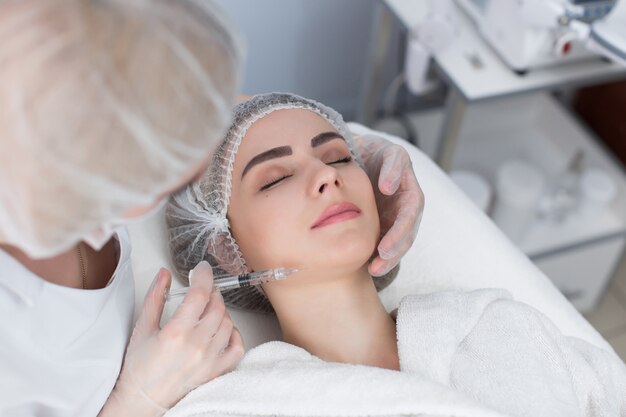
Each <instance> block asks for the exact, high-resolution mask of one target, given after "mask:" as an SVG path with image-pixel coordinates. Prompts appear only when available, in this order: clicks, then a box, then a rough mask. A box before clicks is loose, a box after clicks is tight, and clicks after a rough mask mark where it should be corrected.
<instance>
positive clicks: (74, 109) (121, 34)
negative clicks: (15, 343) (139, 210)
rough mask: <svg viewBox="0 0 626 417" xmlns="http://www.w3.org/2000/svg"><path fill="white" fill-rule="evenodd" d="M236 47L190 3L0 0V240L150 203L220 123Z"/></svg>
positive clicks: (46, 238) (62, 234) (32, 242)
mask: <svg viewBox="0 0 626 417" xmlns="http://www.w3.org/2000/svg"><path fill="white" fill-rule="evenodd" d="M241 67H242V47H241V45H240V40H239V39H238V36H237V35H236V34H235V33H233V31H232V29H231V28H230V25H229V24H228V22H227V21H226V20H225V18H224V17H223V16H222V15H221V14H220V13H219V11H218V10H217V9H216V8H215V7H214V6H213V4H212V3H211V2H207V1H202V0H179V1H171V0H151V1H147V0H53V1H51V0H0V242H5V243H11V244H15V245H17V246H20V247H23V248H31V249H32V250H31V254H32V255H37V254H36V253H35V252H38V253H39V254H40V255H43V254H45V252H58V251H60V250H62V249H64V248H67V247H69V246H70V245H72V244H74V243H76V242H77V241H78V240H80V238H81V236H82V235H84V234H85V233H89V231H91V230H93V229H94V228H96V227H98V226H99V225H100V224H102V223H103V222H107V221H110V220H112V219H114V218H116V217H118V216H120V215H121V214H122V213H123V212H125V211H126V210H128V209H129V208H132V207H137V206H141V205H146V204H150V203H153V202H154V199H155V198H156V196H157V195H159V194H161V193H163V192H164V191H165V190H167V189H168V188H170V187H172V186H173V185H174V184H176V183H177V182H178V181H180V178H181V176H182V175H183V174H184V173H185V172H187V171H188V170H189V169H190V167H191V166H193V165H195V164H197V163H199V161H200V160H202V159H205V158H206V157H207V155H208V152H209V151H210V149H211V147H212V146H213V145H214V144H215V143H217V141H218V139H219V138H220V137H221V135H222V134H223V132H224V130H225V128H226V127H227V125H228V123H229V121H230V117H231V116H230V111H231V108H232V105H233V103H234V100H235V96H236V93H237V92H238V90H239V84H240V78H241V70H240V68H241Z"/></svg>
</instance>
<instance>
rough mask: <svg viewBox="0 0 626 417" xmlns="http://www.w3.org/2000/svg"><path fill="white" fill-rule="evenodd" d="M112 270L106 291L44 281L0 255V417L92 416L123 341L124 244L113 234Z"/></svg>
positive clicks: (128, 311)
mask: <svg viewBox="0 0 626 417" xmlns="http://www.w3.org/2000/svg"><path fill="white" fill-rule="evenodd" d="M116 238H117V240H118V242H119V245H120V251H119V261H118V265H117V269H116V270H115V273H114V274H113V277H112V278H111V281H109V283H108V284H107V286H106V287H104V288H102V289H98V290H82V289H75V288H68V287H63V286H59V285H56V284H53V283H50V282H47V281H45V280H43V279H41V278H40V277H38V276H36V275H35V274H33V273H31V272H30V271H28V270H27V269H26V268H24V267H23V266H22V265H21V264H20V263H19V262H17V261H16V260H15V259H13V258H12V257H11V256H9V255H8V254H7V253H5V252H3V251H2V250H0V416H11V417H26V416H29V417H32V416H45V417H60V416H64V417H66V416H85V417H90V416H96V415H97V414H98V412H99V411H100V409H101V408H102V405H103V404H104V402H105V401H106V400H107V397H108V395H109V393H110V392H111V390H112V389H113V386H114V385H115V381H116V380H117V376H118V374H119V370H120V366H121V364H122V359H123V357H124V350H125V348H126V344H127V342H128V339H129V337H130V332H131V327H132V320H133V307H134V282H133V275H132V269H131V261H130V241H129V238H128V233H127V232H126V230H124V229H120V230H118V232H117V234H116Z"/></svg>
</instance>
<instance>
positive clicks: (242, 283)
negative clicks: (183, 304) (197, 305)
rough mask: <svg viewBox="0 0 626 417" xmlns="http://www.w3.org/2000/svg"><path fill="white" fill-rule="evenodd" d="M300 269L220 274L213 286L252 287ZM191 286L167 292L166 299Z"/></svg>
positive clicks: (226, 287)
mask: <svg viewBox="0 0 626 417" xmlns="http://www.w3.org/2000/svg"><path fill="white" fill-rule="evenodd" d="M298 271H299V270H298V269H295V268H275V269H267V270H265V271H258V272H249V273H246V274H241V275H218V276H215V277H214V278H213V286H214V287H215V288H217V289H218V290H220V291H224V290H232V289H235V288H244V287H250V286H252V285H260V284H264V283H266V282H272V281H279V280H283V279H285V278H287V277H288V276H289V275H291V274H293V273H296V272H298ZM189 288H190V287H184V288H180V289H178V290H171V291H170V292H169V293H167V295H166V296H165V299H166V300H168V301H169V300H171V299H172V298H174V297H179V296H183V295H185V294H187V292H188V291H189Z"/></svg>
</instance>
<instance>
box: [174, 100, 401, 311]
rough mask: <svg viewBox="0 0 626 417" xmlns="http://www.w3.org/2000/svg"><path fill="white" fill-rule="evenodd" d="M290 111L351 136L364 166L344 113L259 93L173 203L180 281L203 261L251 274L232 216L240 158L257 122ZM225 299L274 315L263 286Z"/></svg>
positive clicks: (380, 283) (381, 283) (219, 270)
mask: <svg viewBox="0 0 626 417" xmlns="http://www.w3.org/2000/svg"><path fill="white" fill-rule="evenodd" d="M285 109H304V110H309V111H312V112H314V113H317V114H318V115H320V116H321V117H323V118H324V119H325V120H326V121H327V122H328V123H330V125H331V126H333V127H334V128H335V129H337V131H338V132H339V133H340V134H341V135H342V136H343V137H344V138H345V141H346V144H347V145H348V148H349V149H350V153H351V154H352V157H353V158H354V159H355V160H356V161H358V162H359V164H361V162H360V158H359V155H358V153H357V152H356V148H355V146H354V142H353V140H352V134H351V132H350V130H349V129H348V127H347V125H346V124H345V122H344V121H343V118H342V117H341V115H340V114H339V113H338V112H336V111H335V110H333V109H331V108H330V107H327V106H325V105H323V104H321V103H318V102H316V101H313V100H309V99H306V98H303V97H300V96H297V95H295V94H288V93H269V94H261V95H256V96H254V97H252V98H251V99H250V100H248V101H245V102H243V103H241V104H239V105H237V106H236V107H235V109H234V116H233V121H232V124H231V126H230V128H229V129H228V131H227V133H226V135H225V137H224V140H223V141H222V142H221V143H220V145H219V146H218V147H217V149H216V150H215V153H214V154H213V157H212V160H211V163H210V165H209V167H208V169H207V172H206V175H205V176H204V178H203V179H202V181H201V182H199V183H198V184H194V185H192V186H190V187H187V188H186V189H184V190H182V191H181V192H179V193H177V194H176V195H174V196H173V197H172V199H171V200H170V203H169V204H168V208H167V211H166V218H167V224H168V232H169V239H170V251H171V254H172V260H173V263H174V268H175V272H176V274H177V276H178V277H179V278H181V279H183V280H184V279H186V277H187V276H188V273H189V271H190V270H191V269H193V268H194V267H195V266H196V265H197V264H198V263H199V262H200V261H202V260H206V261H208V262H209V263H210V264H211V265H212V266H213V268H214V272H215V274H241V273H245V272H248V268H247V267H246V263H245V260H244V259H243V256H242V254H241V251H240V250H239V247H238V245H237V242H236V241H235V239H234V238H233V236H232V234H231V231H230V225H229V222H228V218H227V213H228V205H229V201H230V195H231V188H232V172H233V166H234V162H235V157H236V155H237V150H238V149H239V145H240V144H241V141H242V139H243V138H244V136H245V135H246V132H247V131H248V129H249V128H250V127H251V126H252V125H253V124H254V123H255V122H256V121H258V120H260V119H261V118H263V117H265V116H267V115H268V114H270V113H272V112H274V111H277V110H285ZM278 266H280V265H277V267H278ZM396 271H397V270H394V271H393V274H388V275H387V276H384V277H381V278H376V279H375V280H374V281H375V284H376V286H377V288H378V289H379V290H380V289H382V288H384V287H385V286H387V285H388V284H389V283H390V282H391V280H392V279H393V277H394V276H395V273H396ZM223 296H224V301H225V303H226V304H227V305H229V306H232V307H236V308H241V309H245V310H250V311H255V312H263V313H269V312H273V308H272V306H271V304H270V302H269V300H268V299H267V297H266V296H265V294H264V293H263V291H262V289H261V288H260V287H246V288H239V289H235V290H230V291H225V292H224V293H223Z"/></svg>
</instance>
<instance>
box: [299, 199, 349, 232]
mask: <svg viewBox="0 0 626 417" xmlns="http://www.w3.org/2000/svg"><path fill="white" fill-rule="evenodd" d="M360 215H361V209H360V208H358V207H357V206H356V205H354V204H352V203H350V202H349V201H345V202H343V203H339V204H333V205H331V206H329V207H328V208H326V210H324V211H323V212H322V214H321V215H320V216H319V217H318V218H317V220H315V222H314V223H313V224H312V225H311V229H319V228H321V227H324V226H329V225H331V224H335V223H341V222H344V221H348V220H352V219H354V218H357V217H359V216H360Z"/></svg>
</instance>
